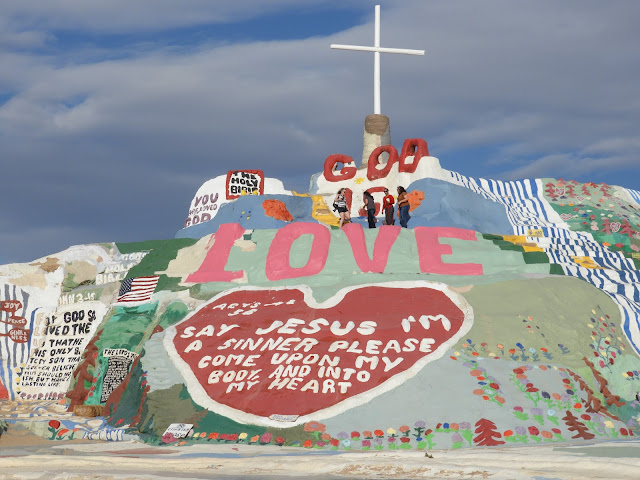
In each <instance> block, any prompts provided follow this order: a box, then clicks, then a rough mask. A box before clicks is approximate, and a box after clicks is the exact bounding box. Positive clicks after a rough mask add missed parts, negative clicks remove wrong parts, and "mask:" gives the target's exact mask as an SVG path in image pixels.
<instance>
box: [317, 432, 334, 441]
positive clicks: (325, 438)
mask: <svg viewBox="0 0 640 480" xmlns="http://www.w3.org/2000/svg"><path fill="white" fill-rule="evenodd" d="M320 439H321V440H324V441H325V442H328V441H329V440H331V435H329V434H328V433H323V434H322V435H320Z"/></svg>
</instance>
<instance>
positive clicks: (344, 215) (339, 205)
mask: <svg viewBox="0 0 640 480" xmlns="http://www.w3.org/2000/svg"><path fill="white" fill-rule="evenodd" d="M346 194H347V189H346V188H341V189H340V190H338V193H337V194H336V198H334V199H333V208H334V209H335V210H337V211H338V215H340V222H339V226H340V228H342V226H343V225H344V224H345V223H349V222H350V221H351V215H350V214H349V209H348V208H347V198H346Z"/></svg>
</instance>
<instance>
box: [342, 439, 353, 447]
mask: <svg viewBox="0 0 640 480" xmlns="http://www.w3.org/2000/svg"><path fill="white" fill-rule="evenodd" d="M342 445H344V446H345V447H349V446H350V445H351V440H349V439H348V438H345V439H344V440H342Z"/></svg>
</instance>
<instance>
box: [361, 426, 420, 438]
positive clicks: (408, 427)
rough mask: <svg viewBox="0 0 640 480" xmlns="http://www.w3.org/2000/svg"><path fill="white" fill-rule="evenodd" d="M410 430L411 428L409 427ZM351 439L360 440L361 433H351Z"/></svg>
mask: <svg viewBox="0 0 640 480" xmlns="http://www.w3.org/2000/svg"><path fill="white" fill-rule="evenodd" d="M407 428H409V427H407ZM351 438H360V433H359V432H355V431H354V432H351Z"/></svg>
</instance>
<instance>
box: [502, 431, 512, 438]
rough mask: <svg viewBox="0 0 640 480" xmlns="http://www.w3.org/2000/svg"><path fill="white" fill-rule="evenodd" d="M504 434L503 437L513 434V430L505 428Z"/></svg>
mask: <svg viewBox="0 0 640 480" xmlns="http://www.w3.org/2000/svg"><path fill="white" fill-rule="evenodd" d="M504 436H505V438H506V437H511V436H513V430H505V431H504Z"/></svg>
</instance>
